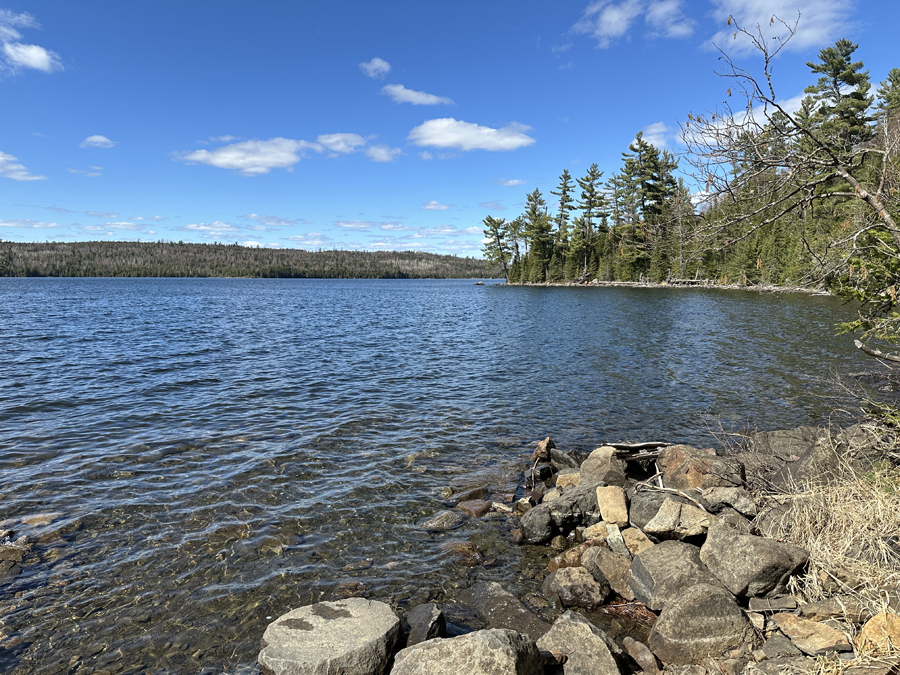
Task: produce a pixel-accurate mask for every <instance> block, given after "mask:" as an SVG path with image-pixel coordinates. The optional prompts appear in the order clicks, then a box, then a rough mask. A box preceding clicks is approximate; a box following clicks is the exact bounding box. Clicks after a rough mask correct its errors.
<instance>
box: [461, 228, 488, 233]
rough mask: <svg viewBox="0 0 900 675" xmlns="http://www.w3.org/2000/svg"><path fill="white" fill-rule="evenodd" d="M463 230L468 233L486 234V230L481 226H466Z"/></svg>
mask: <svg viewBox="0 0 900 675" xmlns="http://www.w3.org/2000/svg"><path fill="white" fill-rule="evenodd" d="M462 231H463V232H465V233H466V234H484V230H482V229H481V228H480V227H466V228H463V230H462Z"/></svg>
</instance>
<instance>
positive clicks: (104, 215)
mask: <svg viewBox="0 0 900 675" xmlns="http://www.w3.org/2000/svg"><path fill="white" fill-rule="evenodd" d="M84 215H86V216H90V217H91V218H115V217H116V214H115V213H113V212H112V211H85V212H84Z"/></svg>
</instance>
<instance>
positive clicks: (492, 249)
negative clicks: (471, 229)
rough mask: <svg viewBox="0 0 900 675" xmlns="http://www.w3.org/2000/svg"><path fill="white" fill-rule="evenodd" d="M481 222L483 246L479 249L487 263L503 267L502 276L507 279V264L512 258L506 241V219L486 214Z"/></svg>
mask: <svg viewBox="0 0 900 675" xmlns="http://www.w3.org/2000/svg"><path fill="white" fill-rule="evenodd" d="M482 222H484V246H483V247H482V249H481V251H482V253H483V254H484V257H485V259H486V260H487V261H488V264H490V265H501V266H502V267H503V276H504V277H505V278H506V279H507V280H509V267H508V264H509V262H510V261H511V260H512V250H511V249H510V247H509V244H508V243H507V242H506V236H507V227H506V219H505V218H494V217H493V216H488V217H487V218H485V219H484V221H482Z"/></svg>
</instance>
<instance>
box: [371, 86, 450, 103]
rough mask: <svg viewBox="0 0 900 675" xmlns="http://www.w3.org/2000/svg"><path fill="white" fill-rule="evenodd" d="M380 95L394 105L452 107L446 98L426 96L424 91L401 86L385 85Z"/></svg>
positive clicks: (432, 95)
mask: <svg viewBox="0 0 900 675" xmlns="http://www.w3.org/2000/svg"><path fill="white" fill-rule="evenodd" d="M381 93H382V94H387V95H388V96H390V97H391V100H393V101H394V103H412V104H413V105H441V104H445V105H452V104H453V100H452V99H449V98H447V97H446V96H435V95H434V94H426V93H425V92H424V91H415V90H413V89H407V88H406V87H404V86H403V85H402V84H386V85H384V86H383V87H382V88H381Z"/></svg>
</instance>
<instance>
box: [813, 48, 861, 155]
mask: <svg viewBox="0 0 900 675" xmlns="http://www.w3.org/2000/svg"><path fill="white" fill-rule="evenodd" d="M857 47H858V45H856V44H853V43H852V42H850V40H847V39H841V40H838V41H837V42H835V43H834V47H826V48H825V49H822V50H821V51H820V52H819V63H813V62H811V61H809V62H807V64H806V65H807V66H809V68H810V69H811V70H812V72H814V73H819V74H820V75H821V77H820V78H819V81H818V82H817V83H816V84H814V85H811V86H809V87H807V88H806V89H805V90H804V91H806V93H807V94H810V95H811V96H812V98H813V100H814V101H815V102H816V103H817V107H816V110H815V114H816V117H817V118H818V119H819V120H821V124H820V129H821V133H823V134H825V135H826V137H827V138H828V139H829V140H830V142H832V143H834V144H835V145H836V146H837V147H839V148H840V149H841V150H843V151H844V152H849V151H850V150H852V148H853V146H855V145H858V144H859V143H863V142H865V141H868V140H869V139H871V138H872V126H871V123H872V121H873V119H872V117H871V116H870V115H869V107H870V106H871V105H872V101H873V98H872V96H870V95H869V88H870V87H871V84H870V82H869V71H868V70H862V67H863V62H862V61H856V62H852V61H851V60H850V57H851V56H852V55H853V52H855V51H856V48H857Z"/></svg>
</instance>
